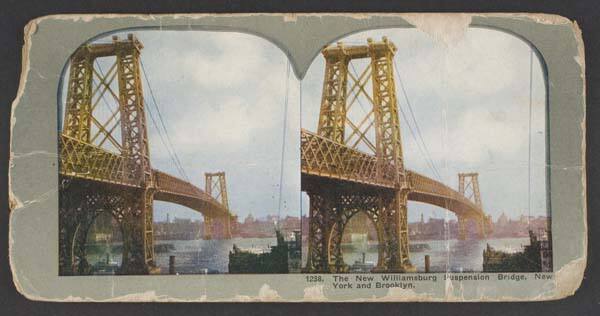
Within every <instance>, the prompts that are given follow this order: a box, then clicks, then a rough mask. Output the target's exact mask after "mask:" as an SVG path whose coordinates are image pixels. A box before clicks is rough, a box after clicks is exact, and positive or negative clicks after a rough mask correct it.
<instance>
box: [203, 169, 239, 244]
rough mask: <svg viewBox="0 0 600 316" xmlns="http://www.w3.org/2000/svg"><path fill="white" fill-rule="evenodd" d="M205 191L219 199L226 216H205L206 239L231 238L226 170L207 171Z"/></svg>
mask: <svg viewBox="0 0 600 316" xmlns="http://www.w3.org/2000/svg"><path fill="white" fill-rule="evenodd" d="M204 176H205V180H206V181H205V192H206V193H207V194H208V195H210V196H211V197H213V198H215V199H216V200H217V201H219V202H220V203H221V204H222V205H223V206H224V207H225V209H227V215H226V216H220V217H211V216H208V215H205V216H204V239H213V238H217V239H231V217H232V216H231V213H230V211H229V200H228V198H227V183H226V182H225V172H215V173H205V174H204Z"/></svg>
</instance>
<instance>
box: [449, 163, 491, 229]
mask: <svg viewBox="0 0 600 316" xmlns="http://www.w3.org/2000/svg"><path fill="white" fill-rule="evenodd" d="M478 176H479V174H478V173H477V172H470V173H459V174H458V192H459V193H460V194H462V195H463V196H464V197H466V198H467V199H469V200H471V201H472V202H473V203H475V205H477V206H478V207H479V208H483V205H482V203H481V194H480V193H479V179H478ZM457 217H458V239H460V240H465V239H466V238H467V222H468V221H469V220H474V221H475V223H476V224H477V233H478V237H479V238H481V239H483V238H485V237H486V234H487V232H488V231H490V230H491V225H490V223H489V222H490V220H491V219H490V218H489V217H488V216H483V215H482V216H480V217H476V218H474V217H468V216H461V215H458V216H457Z"/></svg>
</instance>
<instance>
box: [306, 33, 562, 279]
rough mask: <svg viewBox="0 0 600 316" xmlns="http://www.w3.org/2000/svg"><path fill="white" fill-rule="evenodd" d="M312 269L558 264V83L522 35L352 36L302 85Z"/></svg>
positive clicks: (536, 267) (329, 49) (489, 268)
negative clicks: (554, 197)
mask: <svg viewBox="0 0 600 316" xmlns="http://www.w3.org/2000/svg"><path fill="white" fill-rule="evenodd" d="M302 85H303V87H302V96H301V100H302V101H301V127H302V129H301V132H300V139H301V142H300V146H301V191H302V193H301V209H302V214H303V215H302V243H303V245H302V246H303V251H302V257H303V258H302V266H303V268H302V271H303V272H304V273H402V272H406V273H415V272H419V273H422V272H432V273H433V272H457V273H460V272H551V271H553V268H552V232H551V211H550V208H549V202H548V189H547V188H548V184H547V181H548V178H549V176H548V172H549V169H548V167H547V165H548V164H547V161H548V154H547V145H546V144H547V138H548V133H547V96H546V91H547V82H546V74H545V71H544V66H543V63H542V62H541V60H540V58H539V56H538V53H537V52H536V51H535V49H534V48H532V47H531V46H530V45H529V44H528V43H526V42H525V41H523V40H522V39H520V38H518V37H517V36H514V35H512V34H509V33H506V32H502V31H498V30H493V29H487V28H474V27H471V28H469V29H468V30H467V31H466V32H465V33H464V35H463V36H462V37H461V38H457V39H455V40H453V41H451V42H445V41H440V40H436V39H434V38H433V37H431V36H429V35H428V34H425V33H423V32H420V31H419V30H416V29H400V28H397V29H379V30H372V31H366V32H360V33H356V34H352V35H350V36H347V37H344V38H340V39H338V40H337V41H335V42H333V43H330V44H329V45H327V46H326V47H324V48H323V49H322V51H321V54H319V55H318V56H317V57H316V58H315V59H314V61H313V63H312V65H311V67H310V69H309V70H308V72H307V75H306V77H305V78H304V80H303V81H302Z"/></svg>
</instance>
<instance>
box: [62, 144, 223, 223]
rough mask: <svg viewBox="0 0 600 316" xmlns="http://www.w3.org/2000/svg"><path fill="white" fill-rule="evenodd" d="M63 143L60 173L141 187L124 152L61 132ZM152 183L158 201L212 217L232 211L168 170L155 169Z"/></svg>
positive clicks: (89, 179)
mask: <svg viewBox="0 0 600 316" xmlns="http://www.w3.org/2000/svg"><path fill="white" fill-rule="evenodd" d="M60 142H61V144H60V151H61V153H60V168H59V173H60V174H61V175H63V176H68V177H74V178H79V179H84V180H88V181H96V182H103V183H110V184H114V185H120V186H125V187H132V188H141V185H140V183H139V182H135V181H131V180H127V179H130V178H131V177H129V176H128V174H127V169H126V168H125V162H124V158H123V157H122V156H121V155H118V154H116V153H111V152H109V151H107V150H105V149H102V148H100V147H98V146H95V145H91V144H88V143H85V142H82V141H79V140H77V139H75V138H72V137H68V136H66V135H61V138H60ZM151 183H153V187H154V189H155V190H156V192H155V194H154V199H155V200H159V201H164V202H171V203H175V204H179V205H183V206H186V207H189V208H191V209H193V210H195V211H197V212H200V213H202V214H204V215H207V216H211V217H221V216H226V215H227V214H228V211H227V209H226V208H224V207H223V206H222V205H221V204H220V203H219V202H218V201H217V200H216V199H214V198H213V197H211V196H210V195H208V194H207V193H206V192H204V191H202V190H201V189H200V188H198V187H196V186H194V185H193V184H191V183H189V182H187V181H184V180H181V179H179V178H177V177H174V176H172V175H169V174H167V173H165V172H162V171H158V170H152V181H151Z"/></svg>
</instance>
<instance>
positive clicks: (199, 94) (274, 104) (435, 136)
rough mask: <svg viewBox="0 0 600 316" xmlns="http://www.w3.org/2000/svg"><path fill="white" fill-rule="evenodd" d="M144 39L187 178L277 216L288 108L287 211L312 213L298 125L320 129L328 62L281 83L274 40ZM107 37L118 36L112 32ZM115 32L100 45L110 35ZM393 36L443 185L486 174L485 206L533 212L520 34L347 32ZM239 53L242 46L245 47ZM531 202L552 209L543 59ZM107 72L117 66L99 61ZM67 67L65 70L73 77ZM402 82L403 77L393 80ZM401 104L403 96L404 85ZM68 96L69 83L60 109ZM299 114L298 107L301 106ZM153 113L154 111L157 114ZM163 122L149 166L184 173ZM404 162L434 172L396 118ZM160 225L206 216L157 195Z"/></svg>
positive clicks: (229, 36) (240, 205) (358, 39)
mask: <svg viewBox="0 0 600 316" xmlns="http://www.w3.org/2000/svg"><path fill="white" fill-rule="evenodd" d="M131 32H133V33H134V34H135V35H136V36H137V37H138V38H139V39H140V41H141V42H142V43H143V45H144V49H143V50H142V62H143V65H144V70H145V71H146V72H147V73H146V74H147V76H148V78H149V80H150V84H151V86H152V92H153V94H154V95H153V96H150V95H149V94H150V92H151V90H150V89H149V87H148V85H147V83H146V82H143V86H144V93H145V100H146V104H147V107H149V104H150V102H152V98H153V97H155V98H156V101H157V102H156V103H157V104H158V106H159V108H160V110H161V112H162V115H163V116H164V121H165V123H166V124H167V128H168V132H169V134H170V137H169V138H170V139H171V140H172V142H173V148H174V150H175V151H176V152H177V154H178V157H179V158H180V160H181V164H182V166H183V169H184V170H185V173H186V176H187V177H188V178H189V179H190V181H191V182H192V183H193V184H195V185H197V186H198V187H200V188H204V173H205V172H214V171H225V173H226V177H227V184H228V192H229V202H230V208H231V210H232V211H233V212H234V214H236V215H238V216H239V218H240V219H242V218H245V217H246V216H247V215H248V214H250V213H252V214H253V215H254V216H255V217H264V216H268V215H276V214H278V209H279V198H280V197H279V192H280V188H279V177H280V164H281V159H282V152H281V148H282V140H283V135H282V131H283V126H284V120H283V118H284V103H285V100H286V95H285V92H286V82H287V86H288V93H289V94H288V96H287V102H288V110H287V116H286V120H287V121H286V123H287V128H286V133H285V153H284V155H283V157H284V168H283V183H282V184H283V187H282V188H281V193H282V196H281V201H282V202H281V208H282V209H281V215H282V217H285V216H286V215H291V216H299V215H300V210H301V209H302V213H303V214H307V211H308V203H307V199H306V197H304V198H301V196H302V195H301V193H300V162H299V157H300V151H299V147H300V140H299V133H300V127H301V125H302V127H303V128H307V129H308V130H312V131H315V130H316V124H317V119H318V109H319V107H320V98H321V89H322V83H323V70H324V63H323V58H322V56H321V55H318V56H316V57H315V60H314V61H313V64H312V65H311V67H310V68H309V70H308V72H307V74H306V76H305V78H304V79H303V81H302V86H303V90H302V99H303V103H302V109H300V89H299V85H300V82H299V80H298V79H297V78H296V77H295V76H294V74H293V71H292V72H290V74H289V77H288V78H286V74H287V71H288V67H289V66H288V61H287V57H286V56H285V54H284V53H283V52H282V51H281V50H280V49H279V48H278V47H276V46H275V45H274V44H272V43H270V42H269V41H267V40H265V39H263V38H260V37H257V36H254V35H248V34H241V33H232V32H205V31H186V32H184V31H158V30H148V31H125V32H121V33H118V34H117V35H119V36H120V37H125V36H126V34H127V33H131ZM110 36H112V35H110ZM110 36H107V37H104V38H102V39H99V40H98V41H99V42H102V41H104V42H105V41H110ZM382 36H387V37H388V38H389V39H390V40H391V41H392V42H394V43H395V44H396V46H397V47H398V52H397V53H396V58H395V61H396V63H397V67H398V72H399V74H400V76H401V78H402V79H403V83H404V85H405V88H406V91H407V94H408V98H409V100H410V102H411V105H412V108H413V110H414V115H415V117H416V121H417V122H418V124H419V126H420V129H421V132H422V136H423V138H424V140H425V143H426V144H427V146H428V149H429V152H430V154H431V159H432V160H433V162H434V163H435V165H436V166H437V167H438V169H439V171H440V173H441V176H442V180H443V182H444V183H445V184H447V185H449V186H451V187H453V188H456V187H457V182H458V180H457V176H456V174H457V173H458V172H466V171H477V172H479V173H480V177H479V179H480V186H481V194H482V199H483V203H484V209H485V211H486V212H487V213H488V214H490V215H492V216H493V218H497V217H498V216H499V215H500V214H501V212H502V211H503V210H505V211H506V212H509V213H510V214H511V217H512V216H519V215H522V214H525V215H526V214H527V206H528V197H527V182H528V178H527V170H528V169H527V167H528V155H527V154H528V133H527V131H528V128H529V125H528V120H527V119H528V111H529V54H530V49H529V47H528V46H527V44H526V43H524V42H523V41H521V40H520V39H518V38H516V37H514V36H512V35H509V34H506V33H503V32H499V31H495V30H484V29H474V28H470V29H469V30H468V31H467V32H466V34H465V37H464V38H463V39H462V40H461V41H459V42H458V43H456V44H454V45H452V46H445V45H444V44H441V43H439V42H436V41H435V40H434V39H432V38H431V37H429V35H427V34H425V33H423V32H421V31H419V30H417V29H386V30H376V31H368V32H361V33H357V34H354V35H351V36H348V37H346V38H343V39H341V41H343V42H347V43H349V44H357V43H362V44H364V43H366V38H367V37H372V38H374V39H376V40H379V39H381V37H382ZM242 52H243V53H242ZM533 62H534V63H533V68H532V75H533V84H532V87H533V90H532V100H533V111H532V113H533V116H532V125H531V130H532V131H533V134H532V135H533V136H532V140H533V141H532V143H531V147H532V163H531V165H532V169H531V171H532V181H531V187H532V195H531V196H532V199H531V200H532V202H531V205H532V209H531V214H532V215H534V216H537V215H545V214H546V200H545V199H546V197H545V196H546V193H545V190H546V188H545V181H546V179H545V170H544V168H545V167H544V166H545V153H544V152H545V137H546V136H545V128H544V115H545V114H544V105H545V102H546V101H545V87H544V78H543V73H542V70H541V66H540V64H539V61H538V59H537V57H535V56H534V59H533ZM99 64H100V66H101V67H102V68H103V69H104V71H107V70H108V67H109V66H110V64H109V63H106V62H105V61H103V60H99ZM67 74H68V73H67ZM396 85H397V86H398V85H399V82H396ZM397 92H398V102H399V106H402V107H405V106H406V101H405V100H404V96H403V94H402V93H401V89H400V87H399V86H398V87H397ZM65 98H66V81H65V82H63V89H62V94H61V105H62V104H64V102H65ZM301 110H302V111H301ZM155 115H156V114H155ZM157 130H158V129H157V127H155V126H153V125H152V122H149V140H150V157H151V163H152V165H153V167H154V168H157V169H160V170H162V171H165V172H168V173H171V174H173V175H178V171H177V169H176V167H175V165H174V164H173V163H172V160H171V157H170V155H169V150H168V149H167V148H166V147H165V146H164V145H163V143H162V141H161V136H160V135H159V133H158V132H157ZM401 133H402V141H403V146H404V153H405V164H406V166H407V167H408V168H410V169H412V170H415V171H417V172H421V173H423V174H426V175H428V176H430V177H432V176H433V175H432V172H431V170H430V169H429V168H428V167H427V165H426V163H425V161H424V159H423V157H422V156H420V154H419V150H418V148H417V145H416V142H415V140H414V139H413V138H411V134H410V131H409V129H408V127H407V126H406V124H405V122H404V121H403V119H402V118H401ZM154 210H155V212H154V219H155V221H164V219H165V218H166V214H167V212H169V213H170V214H171V215H170V216H171V218H173V217H180V218H184V217H185V218H191V219H200V218H201V217H202V215H201V214H200V213H197V212H195V211H193V210H190V209H187V208H185V207H183V206H178V205H174V204H169V203H164V202H156V203H155V205H154ZM422 211H423V212H425V214H428V215H430V216H432V217H434V218H444V217H446V216H450V217H453V216H454V215H453V214H451V213H450V214H447V213H446V211H445V210H443V209H440V208H437V207H433V206H429V205H425V204H420V203H412V202H410V203H409V220H410V221H414V220H418V218H419V217H420V214H421V212H422Z"/></svg>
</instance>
